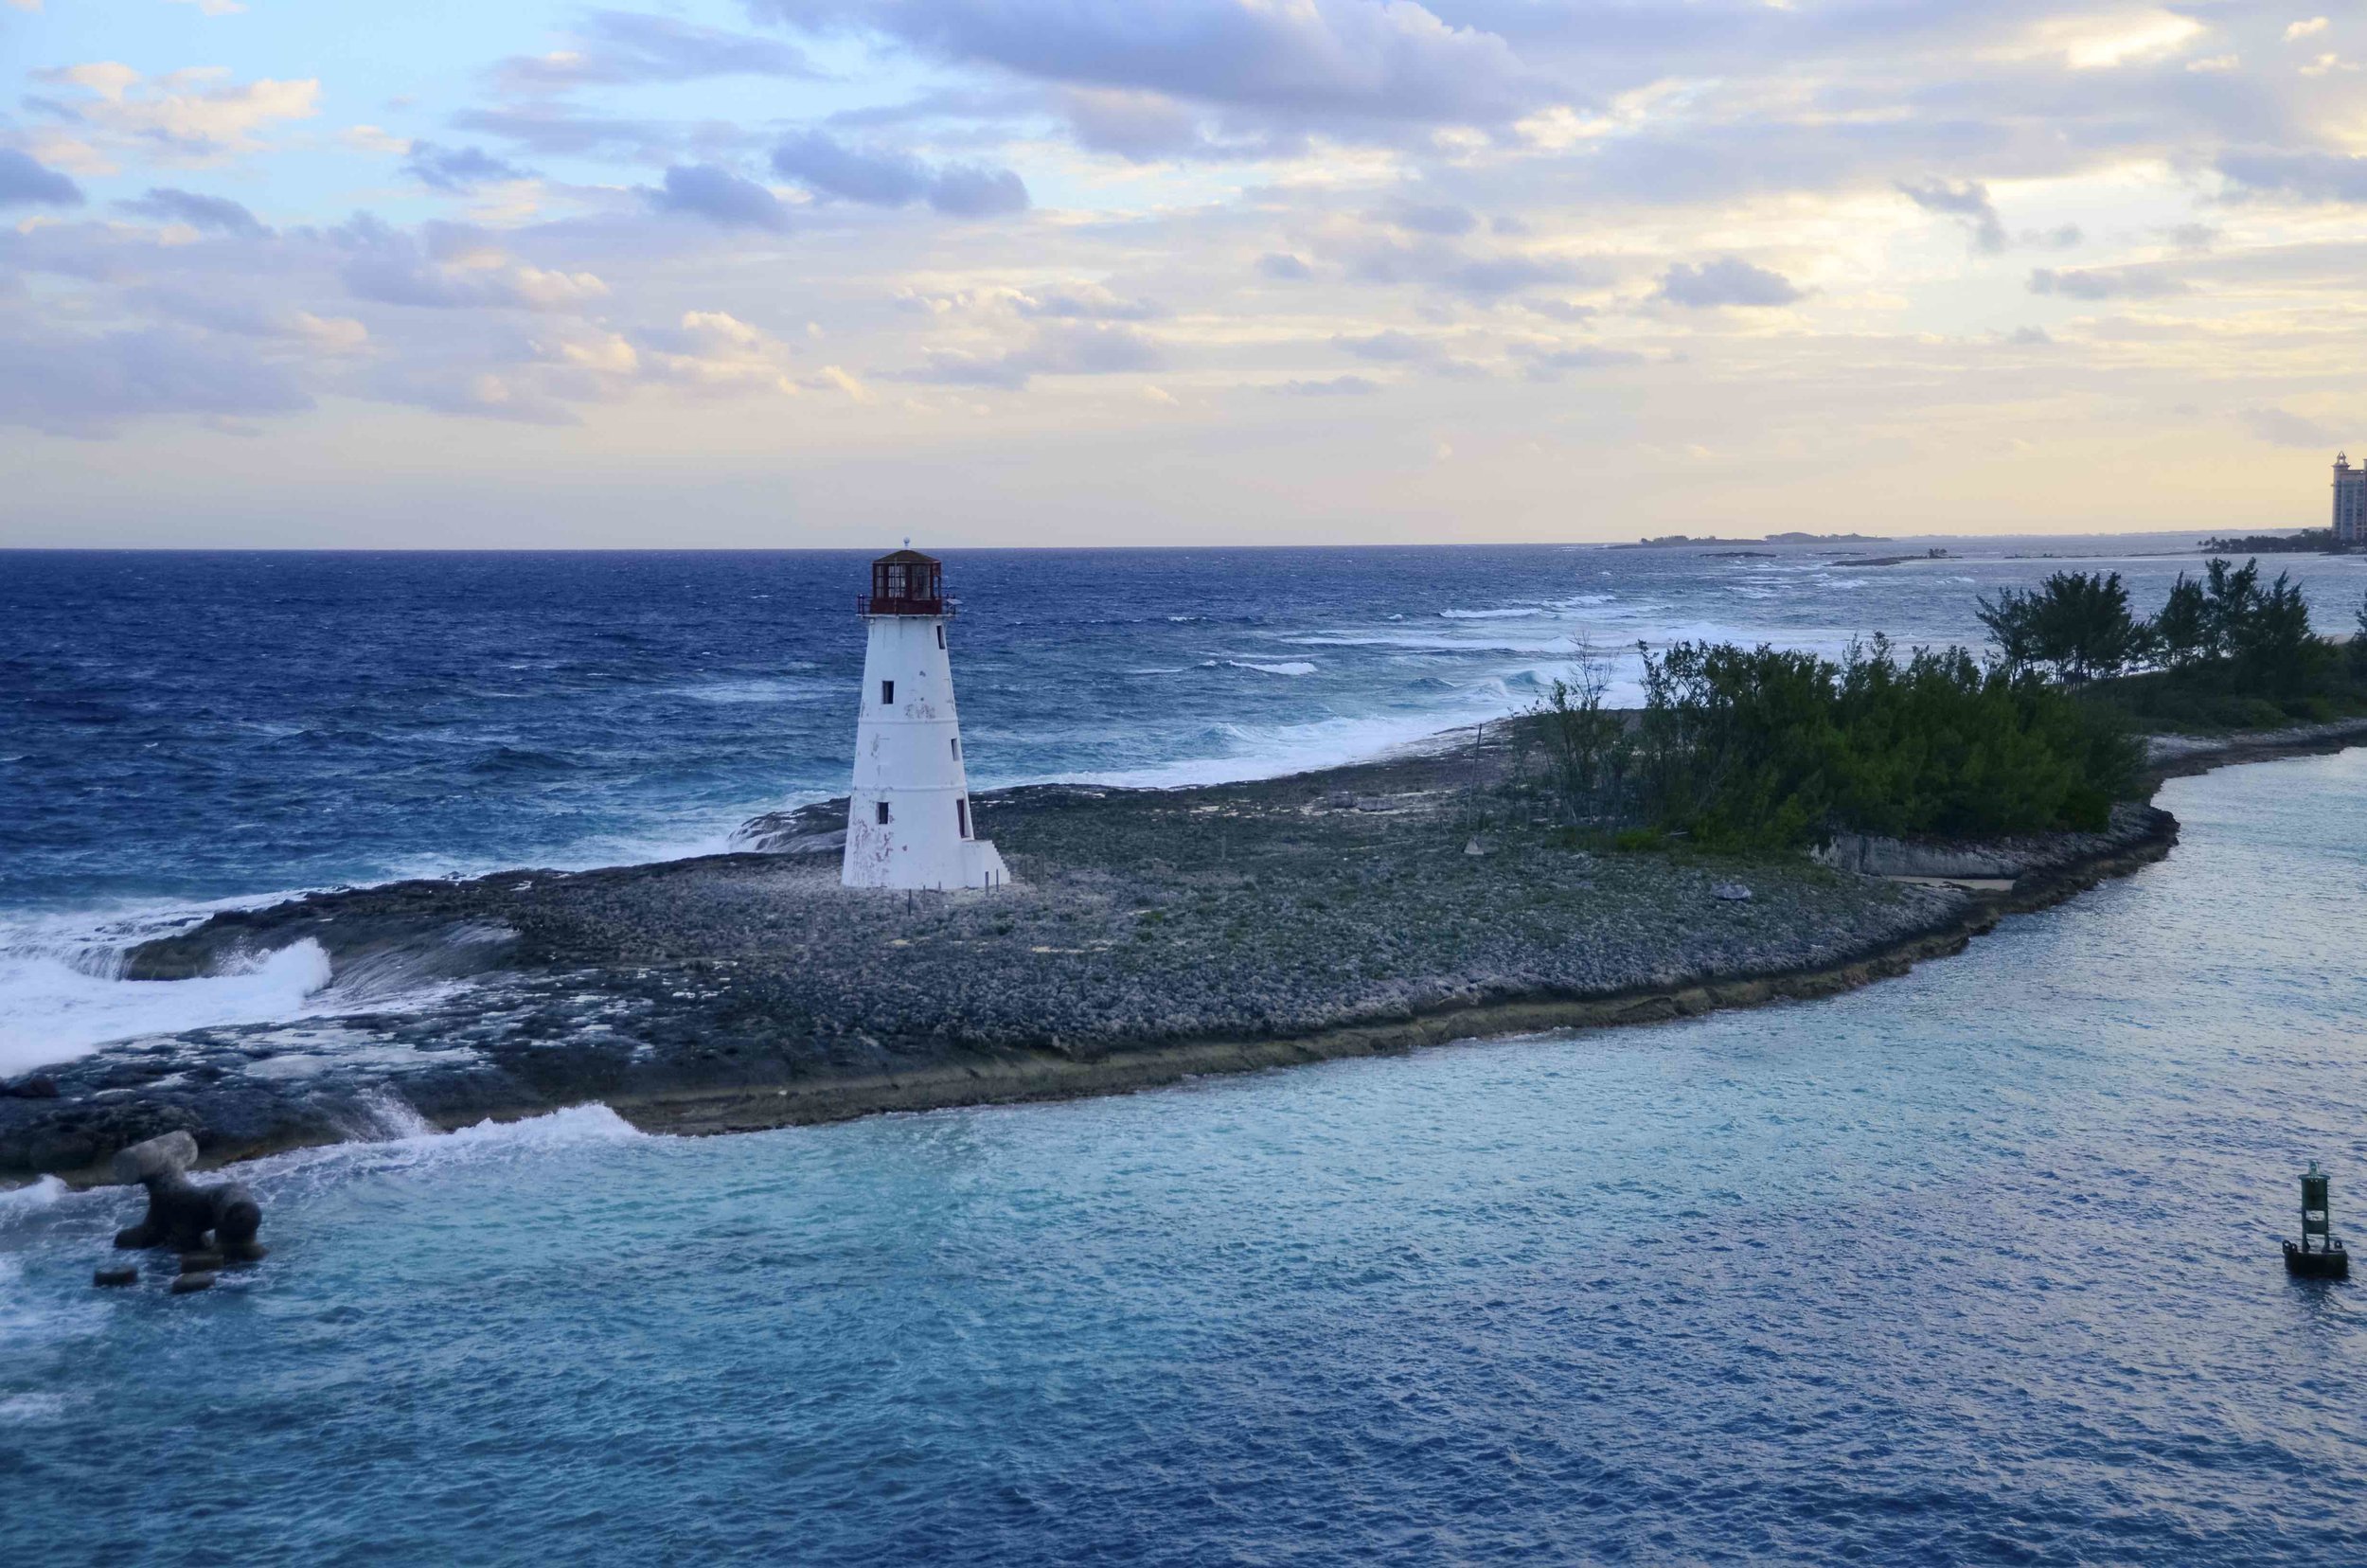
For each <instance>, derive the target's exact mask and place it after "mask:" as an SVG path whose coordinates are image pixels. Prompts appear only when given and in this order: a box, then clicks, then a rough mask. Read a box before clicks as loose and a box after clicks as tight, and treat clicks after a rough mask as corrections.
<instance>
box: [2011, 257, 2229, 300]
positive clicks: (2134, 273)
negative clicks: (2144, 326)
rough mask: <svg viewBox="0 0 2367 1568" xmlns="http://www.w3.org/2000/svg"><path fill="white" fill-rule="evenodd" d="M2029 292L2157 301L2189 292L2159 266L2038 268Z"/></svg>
mask: <svg viewBox="0 0 2367 1568" xmlns="http://www.w3.org/2000/svg"><path fill="white" fill-rule="evenodd" d="M2030 292H2031V293H2032V294H2061V295H2062V296H2064V297H2065V298H2067V299H2160V298H2163V297H2165V296H2167V295H2170V294H2186V293H2188V292H2190V290H2189V286H2188V285H2187V283H2186V282H2185V281H2184V280H2183V279H2182V278H2180V277H2178V276H2174V275H2172V274H2171V273H2169V272H2167V271H2165V270H2163V269H2162V268H2161V267H2157V266H2152V265H2147V264H2145V263H2139V264H2137V265H2135V266H2127V267H2087V268H2063V269H2061V270H2057V269H2056V268H2053V267H2040V268H2038V270H2037V271H2035V272H2033V273H2032V274H2031V275H2030Z"/></svg>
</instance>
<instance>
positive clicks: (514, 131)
mask: <svg viewBox="0 0 2367 1568" xmlns="http://www.w3.org/2000/svg"><path fill="white" fill-rule="evenodd" d="M449 123H450V124H451V125H452V127H453V128H454V130H458V131H473V132H477V133H479V134H483V135H488V136H499V137H501V138H502V139H503V140H505V141H512V142H516V143H517V144H518V145H519V146H521V147H524V148H525V149H527V150H529V151H535V152H540V153H543V155H545V156H549V157H622V158H642V159H650V160H652V161H655V160H658V159H661V158H670V157H676V156H679V155H681V154H682V153H684V152H685V150H689V149H694V148H698V149H705V150H707V151H711V152H712V151H726V150H732V149H737V148H738V147H739V146H741V145H742V144H744V143H745V142H746V141H747V139H748V138H747V137H745V136H743V135H741V134H739V132H738V131H737V130H733V129H731V128H728V127H725V128H722V129H721V131H718V130H717V129H716V128H714V127H709V126H699V127H690V126H684V125H678V124H674V123H672V122H669V121H666V120H650V119H632V118H628V117H625V116H615V115H597V114H587V113H585V112H583V111H580V110H578V109H573V108H570V107H567V106H565V105H564V104H558V103H532V104H523V105H521V104H509V105H504V106H502V107H498V108H492V109H464V110H462V111H460V112H459V113H458V114H456V115H454V116H452V118H451V120H450V121H449Z"/></svg>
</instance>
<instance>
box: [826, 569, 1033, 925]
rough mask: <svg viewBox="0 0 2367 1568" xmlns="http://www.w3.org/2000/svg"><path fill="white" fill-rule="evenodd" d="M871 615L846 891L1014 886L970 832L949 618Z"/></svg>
mask: <svg viewBox="0 0 2367 1568" xmlns="http://www.w3.org/2000/svg"><path fill="white" fill-rule="evenodd" d="M865 619H866V623H867V624H868V626H869V627H870V640H869V643H868V645H867V646H866V647H865V648H864V650H863V706H862V708H861V710H860V711H859V713H858V715H857V717H856V720H855V782H854V789H853V791H852V796H851V798H850V799H849V801H848V803H847V808H846V858H845V861H844V862H843V863H842V865H841V869H840V875H839V880H840V881H841V882H845V884H846V885H847V886H848V887H988V886H992V885H996V884H998V883H1001V882H1006V881H1008V880H1009V877H1008V874H1007V873H1006V872H1005V870H1004V868H1003V857H1002V856H1000V855H998V854H996V853H995V852H994V846H993V845H991V844H988V843H987V842H986V841H984V840H982V839H980V838H977V837H976V836H974V835H975V833H976V830H977V824H976V822H975V821H974V820H973V819H972V818H971V817H970V775H969V772H968V770H967V769H966V768H965V766H964V765H963V758H962V744H961V742H962V729H961V723H960V722H959V720H958V719H957V718H956V717H955V715H954V712H953V668H952V664H951V662H950V661H949V658H948V652H947V649H946V642H947V631H948V626H947V622H946V620H945V618H944V617H942V616H938V615H871V616H867V617H865ZM891 682H892V683H894V693H893V695H890V694H889V692H888V689H887V687H888V684H889V683H891ZM882 804H884V805H885V806H886V807H887V817H888V820H887V821H886V822H884V823H882V822H881V821H880V807H881V805H882Z"/></svg>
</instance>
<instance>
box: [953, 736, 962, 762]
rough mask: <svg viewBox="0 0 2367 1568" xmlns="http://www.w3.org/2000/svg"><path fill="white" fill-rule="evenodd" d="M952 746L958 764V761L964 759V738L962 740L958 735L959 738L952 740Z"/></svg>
mask: <svg viewBox="0 0 2367 1568" xmlns="http://www.w3.org/2000/svg"><path fill="white" fill-rule="evenodd" d="M952 746H953V760H954V761H956V762H958V761H960V760H961V759H962V738H961V737H960V736H958V735H957V736H955V737H953V739H952Z"/></svg>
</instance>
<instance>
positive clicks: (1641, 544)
mask: <svg viewBox="0 0 2367 1568" xmlns="http://www.w3.org/2000/svg"><path fill="white" fill-rule="evenodd" d="M1895 543H1898V542H1897V541H1896V540H1895V539H1892V538H1890V537H1889V536H1888V535H1886V534H1854V533H1846V534H1812V533H1777V534H1769V535H1768V536H1767V537H1766V538H1765V539H1719V538H1717V537H1716V536H1714V535H1705V536H1703V537H1702V538H1700V539H1694V538H1692V537H1690V536H1688V535H1685V534H1662V535H1661V536H1660V537H1659V538H1657V539H1639V540H1637V541H1636V542H1635V543H1632V544H1613V545H1612V546H1611V548H1612V549H1614V550H1646V549H1655V548H1659V547H1662V546H1664V545H1671V544H1895Z"/></svg>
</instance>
